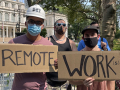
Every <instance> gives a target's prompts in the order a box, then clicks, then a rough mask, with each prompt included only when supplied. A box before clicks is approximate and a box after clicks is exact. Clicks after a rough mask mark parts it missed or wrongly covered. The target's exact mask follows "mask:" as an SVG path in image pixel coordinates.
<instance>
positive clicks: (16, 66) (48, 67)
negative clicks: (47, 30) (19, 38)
mask: <svg viewBox="0 0 120 90" xmlns="http://www.w3.org/2000/svg"><path fill="white" fill-rule="evenodd" d="M57 51H58V47H57V46H55V45H51V46H43V45H27V44H0V73H24V72H54V71H55V68H54V60H55V59H56V58H57Z"/></svg>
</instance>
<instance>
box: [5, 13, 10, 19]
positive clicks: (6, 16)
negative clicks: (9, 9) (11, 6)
mask: <svg viewBox="0 0 120 90" xmlns="http://www.w3.org/2000/svg"><path fill="white" fill-rule="evenodd" d="M5 21H9V14H8V13H5Z"/></svg>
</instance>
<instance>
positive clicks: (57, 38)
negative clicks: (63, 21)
mask: <svg viewBox="0 0 120 90" xmlns="http://www.w3.org/2000/svg"><path fill="white" fill-rule="evenodd" d="M54 37H55V38H56V39H57V40H58V41H63V40H64V39H65V37H64V38H63V39H58V38H57V37H56V36H55V35H54Z"/></svg>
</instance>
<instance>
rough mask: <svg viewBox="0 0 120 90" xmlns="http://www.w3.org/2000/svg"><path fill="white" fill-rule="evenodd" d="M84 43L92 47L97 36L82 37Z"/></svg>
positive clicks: (95, 42)
mask: <svg viewBox="0 0 120 90" xmlns="http://www.w3.org/2000/svg"><path fill="white" fill-rule="evenodd" d="M84 42H85V45H86V46H88V47H89V48H93V47H95V46H96V45H97V43H98V40H97V37H94V38H84Z"/></svg>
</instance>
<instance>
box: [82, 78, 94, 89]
mask: <svg viewBox="0 0 120 90" xmlns="http://www.w3.org/2000/svg"><path fill="white" fill-rule="evenodd" d="M94 80H95V79H93V78H91V77H89V78H87V79H85V80H84V81H83V83H84V85H85V86H86V87H89V86H91V85H92V84H93V81H94Z"/></svg>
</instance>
